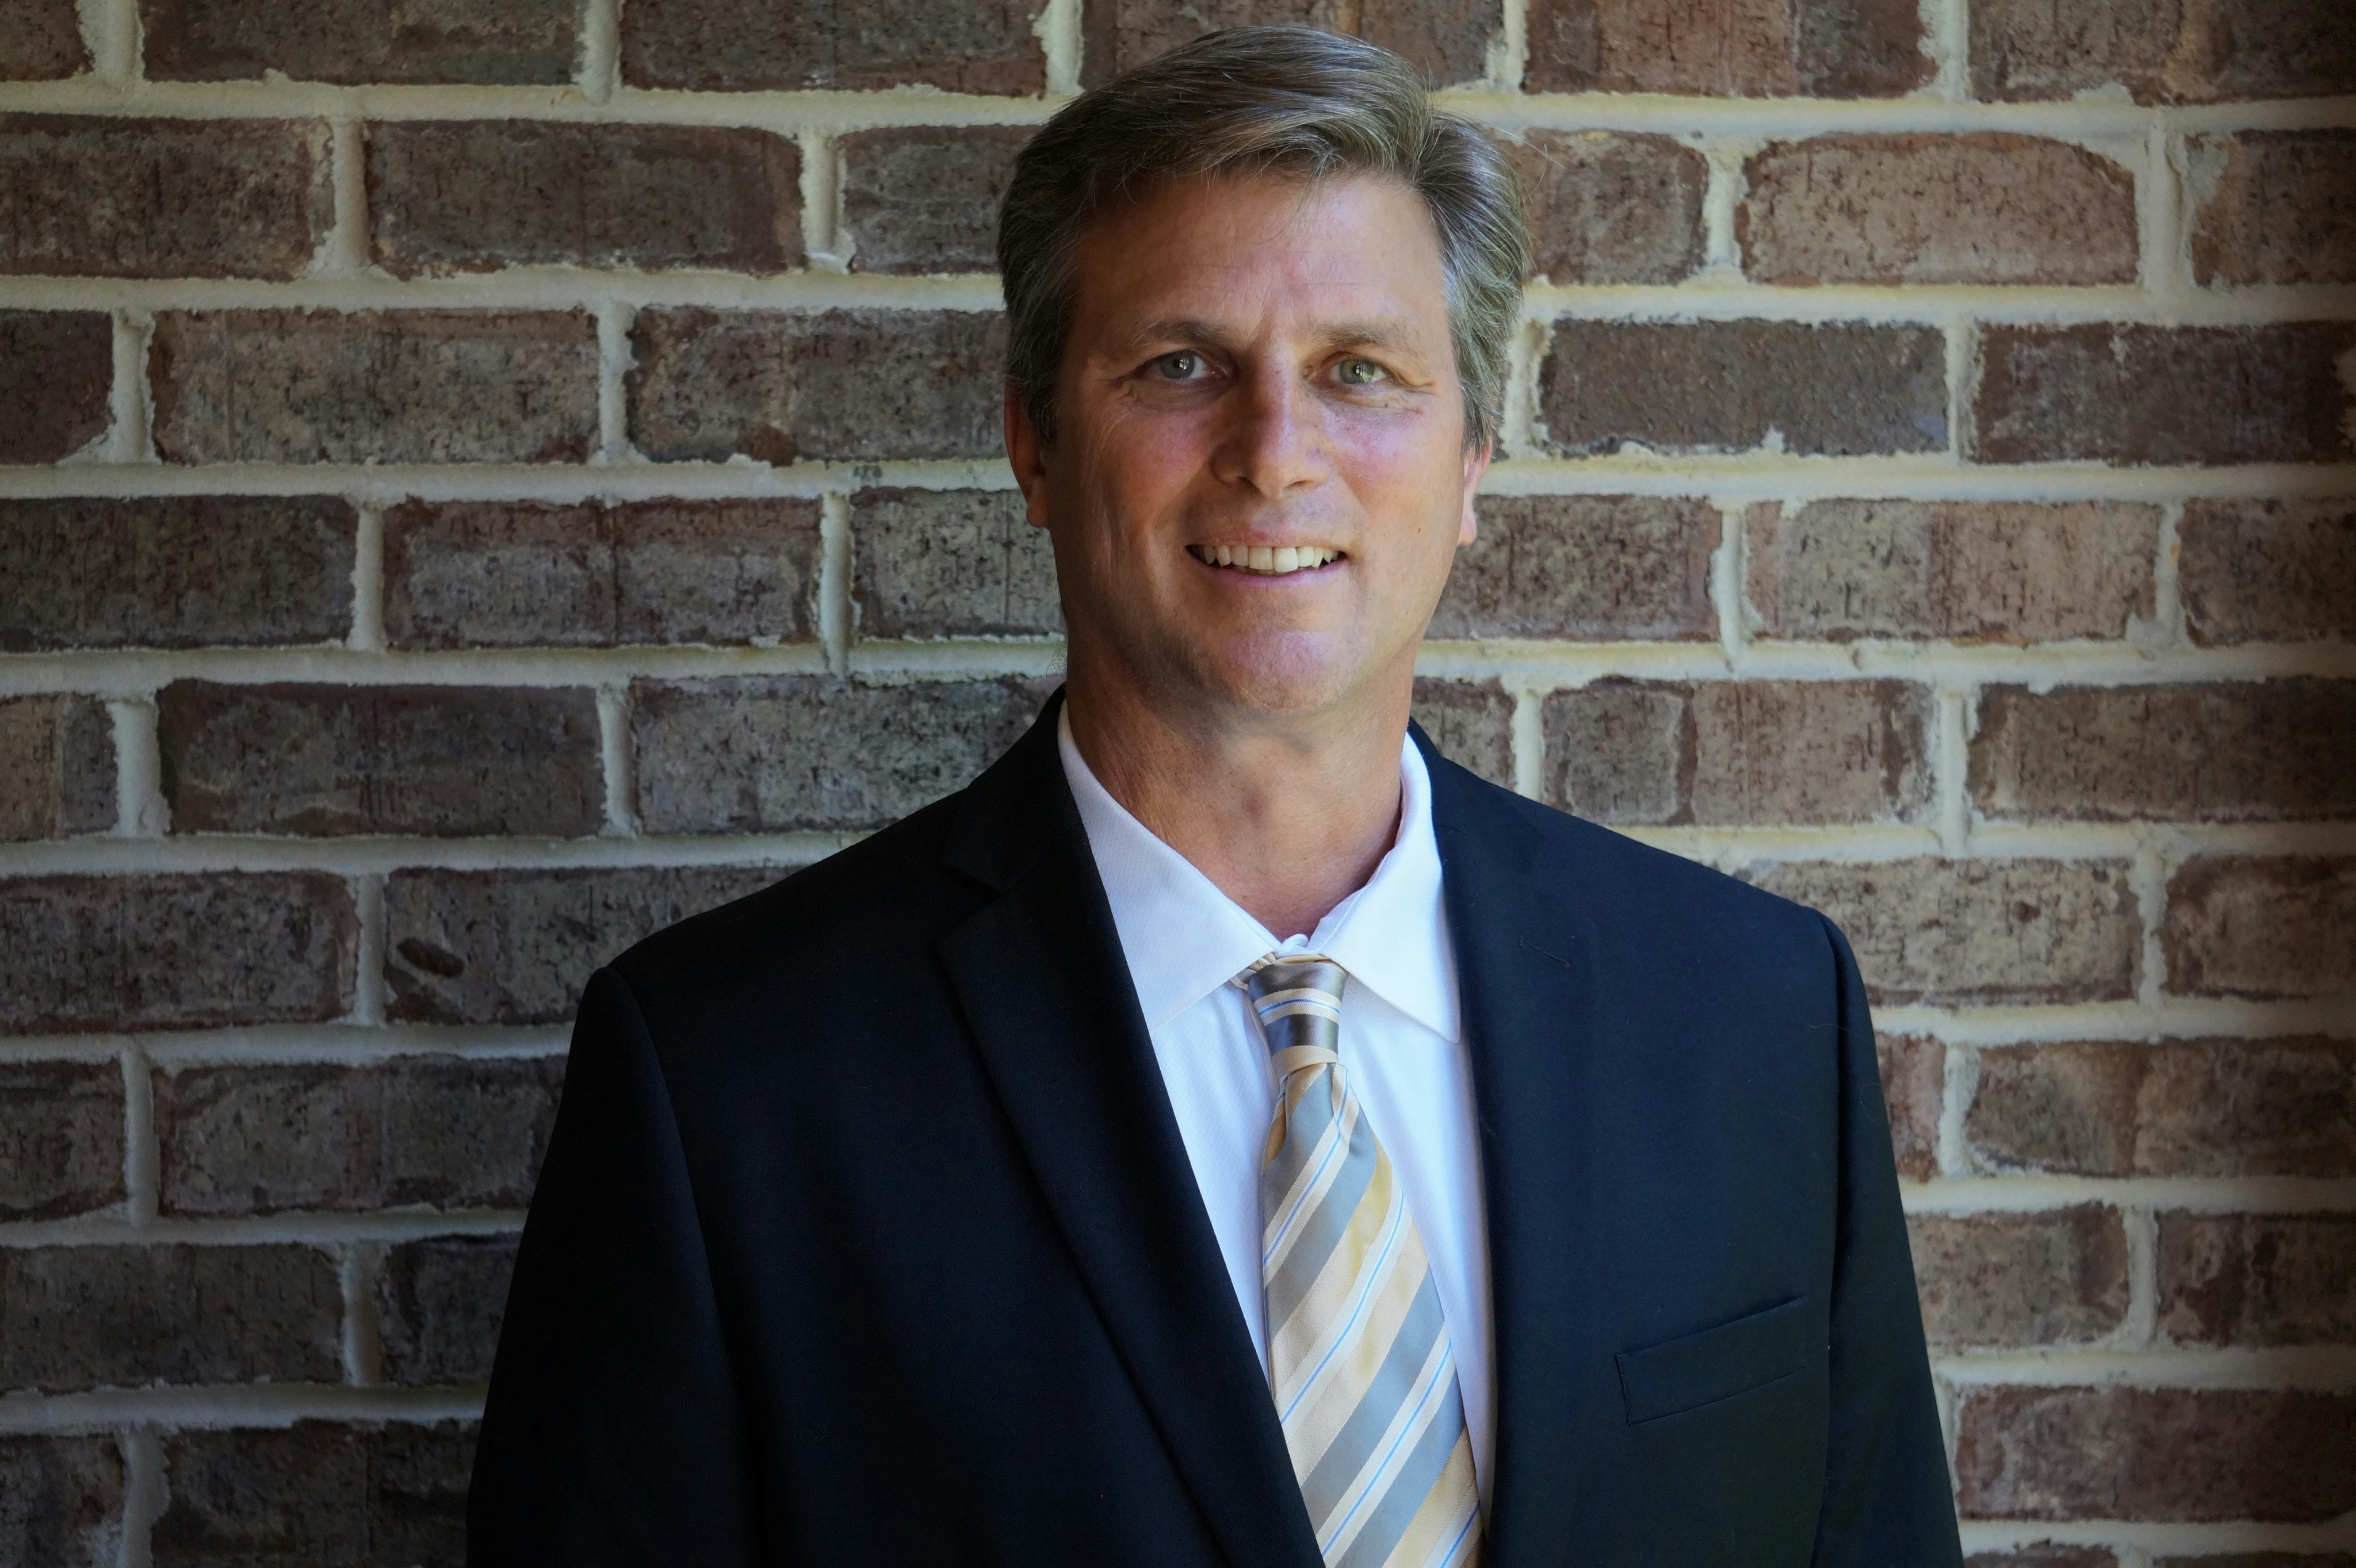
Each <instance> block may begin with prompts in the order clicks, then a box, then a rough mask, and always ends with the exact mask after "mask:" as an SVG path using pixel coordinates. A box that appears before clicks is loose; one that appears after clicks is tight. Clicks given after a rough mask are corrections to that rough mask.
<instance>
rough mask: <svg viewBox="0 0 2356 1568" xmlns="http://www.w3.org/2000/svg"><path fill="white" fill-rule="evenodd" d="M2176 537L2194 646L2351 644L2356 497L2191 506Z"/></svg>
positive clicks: (2355, 621)
mask: <svg viewBox="0 0 2356 1568" xmlns="http://www.w3.org/2000/svg"><path fill="white" fill-rule="evenodd" d="M2179 535H2180V540H2181V542H2180V546H2179V558H2178V559H2179V564H2178V567H2177V591H2178V592H2179V594H2181V595H2182V596H2183V598H2184V618H2185V621H2186V623H2187V625H2188V626H2189V627H2190V630H2191V633H2192V640H2193V641H2195V642H2197V643H2200V644H2201V645H2202V646H2203V647H2209V648H2220V647H2233V646H2236V645H2238V644H2242V643H2249V642H2311V641H2319V640H2327V639H2332V638H2346V639H2356V500H2351V499H2346V498H2335V499H2320V500H2307V499H2299V500H2286V499H2246V500H2190V501H2187V502H2185V503H2184V521H2183V522H2182V524H2181V525H2180V527H2179Z"/></svg>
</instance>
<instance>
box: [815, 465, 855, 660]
mask: <svg viewBox="0 0 2356 1568" xmlns="http://www.w3.org/2000/svg"><path fill="white" fill-rule="evenodd" d="M818 536H819V569H818V630H819V644H820V645H821V646H822V647H823V648H824V649H825V650H826V667H827V669H828V671H830V672H831V673H833V674H837V675H841V674H846V673H848V672H849V671H850V669H851V639H852V636H853V634H854V628H853V627H852V625H851V620H852V616H853V612H852V608H851V548H852V545H851V498H850V497H848V496H845V495H840V494H835V495H829V496H826V497H824V498H822V499H820V500H819V514H818Z"/></svg>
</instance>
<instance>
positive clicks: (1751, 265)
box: [1734, 132, 2136, 285]
mask: <svg viewBox="0 0 2356 1568" xmlns="http://www.w3.org/2000/svg"><path fill="white" fill-rule="evenodd" d="M1742 173H1743V179H1744V184H1745V195H1744V197H1743V200H1742V204H1741V205H1740V207H1738V208H1737V209H1735V214H1734V234H1735V239H1736V242H1738V243H1739V244H1740V246H1741V248H1742V268H1743V271H1744V272H1746V273H1747V274H1750V275H1751V277H1753V278H1756V279H1758V280H1759V281H1760V282H1762V283H1774V284H1826V283H1864V284H2062V285H2091V284H2131V283H2133V282H2135V281H2136V193H2135V177H2134V176H2133V175H2131V174H2129V173H2128V172H2127V171H2126V169H2124V168H2122V167H2121V166H2119V165H2117V164H2115V163H2113V162H2112V161H2111V160H2110V159H2108V158H2105V157H2102V156H2098V155H2096V154H2094V153H2090V152H2088V151H2087V150H2086V149H2085V148H2083V147H2077V146H2072V145H2070V144H2069V143H2067V142H2053V141H2047V140H2044V139H2042V138H2040V137H2036V136H2019V135H2011V134H1999V133H1995V132H1984V133H1978V134H1965V135H1930V134H1913V135H1894V136H1866V135H1859V136H1818V137H1815V138H1814V139H1812V140H1809V141H1804V142H1778V143H1774V144H1772V145H1770V146H1769V147H1768V148H1767V149H1766V150H1765V151H1764V152H1762V153H1759V154H1756V155H1754V156H1752V157H1751V160H1750V161H1749V162H1748V163H1746V164H1744V165H1743V169H1742Z"/></svg>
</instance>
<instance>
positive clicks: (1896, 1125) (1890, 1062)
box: [1873, 1035, 1947, 1181]
mask: <svg viewBox="0 0 2356 1568" xmlns="http://www.w3.org/2000/svg"><path fill="white" fill-rule="evenodd" d="M1873 1048H1874V1059H1875V1062H1876V1064H1877V1065H1878V1066H1879V1068H1880V1069H1881V1101H1882V1105H1883V1107H1884V1108H1885V1109H1886V1110H1887V1111H1888V1112H1890V1149H1891V1152H1892V1153H1893V1154H1895V1155H1896V1156H1897V1159H1898V1175H1899V1176H1900V1178H1901V1179H1902V1180H1905V1181H1929V1180H1930V1179H1931V1178H1932V1177H1933V1176H1937V1175H1938V1174H1939V1120H1940V1117H1941V1115H1942V1113H1943V1112H1944V1107H1945V1105H1946V1100H1947V1082H1946V1080H1947V1047H1945V1046H1944V1045H1942V1044H1941V1043H1940V1042H1938V1041H1937V1040H1934V1039H1931V1038H1929V1037H1927V1036H1921V1035H1879V1036H1875V1038H1874V1042H1873Z"/></svg>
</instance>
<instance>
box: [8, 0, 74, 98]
mask: <svg viewBox="0 0 2356 1568" xmlns="http://www.w3.org/2000/svg"><path fill="white" fill-rule="evenodd" d="M89 69H90V51H89V50H88V49H87V48H84V47H83V46H82V41H81V20H80V16H77V15H76V12H75V7H74V0H15V3H14V4H12V5H8V6H7V7H6V8H5V9H0V81H40V80H43V79H46V78H54V77H60V76H72V75H74V74H75V73H76V72H78V71H84V70H89Z"/></svg>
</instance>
